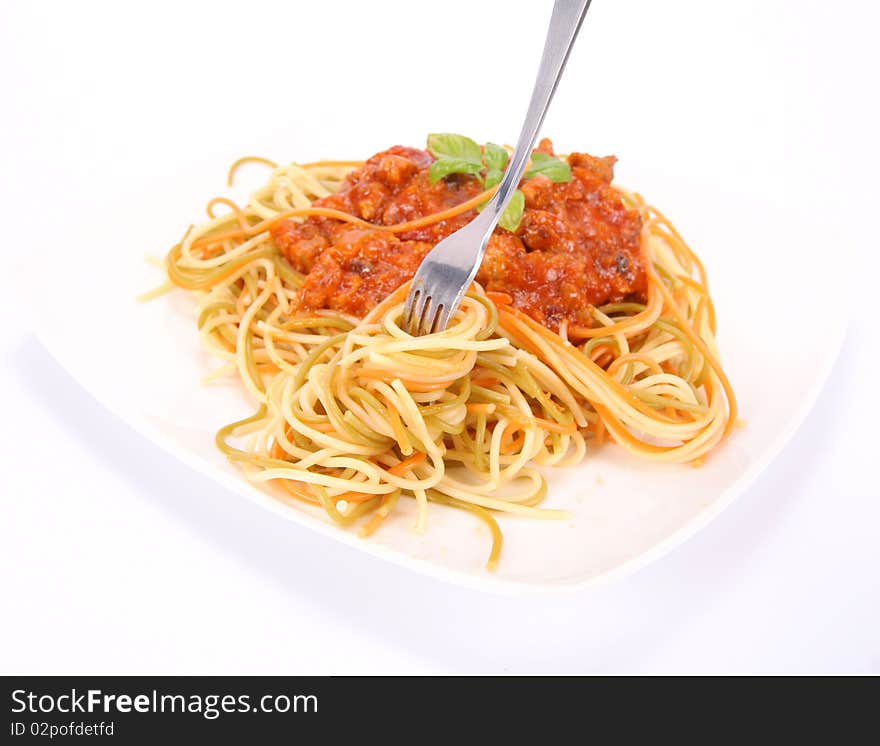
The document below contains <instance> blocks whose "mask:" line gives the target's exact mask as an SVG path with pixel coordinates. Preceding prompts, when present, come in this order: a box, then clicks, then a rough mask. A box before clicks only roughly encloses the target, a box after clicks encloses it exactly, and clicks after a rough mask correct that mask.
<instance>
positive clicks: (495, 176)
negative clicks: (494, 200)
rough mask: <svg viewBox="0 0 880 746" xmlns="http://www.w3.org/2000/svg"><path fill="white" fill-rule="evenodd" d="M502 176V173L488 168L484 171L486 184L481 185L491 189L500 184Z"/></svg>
mask: <svg viewBox="0 0 880 746" xmlns="http://www.w3.org/2000/svg"><path fill="white" fill-rule="evenodd" d="M503 176H504V171H500V170H499V169H497V168H490V169H489V170H488V171H486V182H485V184H484V185H483V186H484V187H485V188H486V189H491V188H492V187H493V186H495V185H496V184H500V183H501V178H502V177H503Z"/></svg>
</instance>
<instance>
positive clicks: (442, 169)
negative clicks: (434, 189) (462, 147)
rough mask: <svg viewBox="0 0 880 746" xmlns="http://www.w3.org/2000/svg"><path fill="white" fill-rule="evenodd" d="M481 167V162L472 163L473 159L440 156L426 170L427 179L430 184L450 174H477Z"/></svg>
mask: <svg viewBox="0 0 880 746" xmlns="http://www.w3.org/2000/svg"><path fill="white" fill-rule="evenodd" d="M482 169H483V164H481V163H474V162H473V161H468V160H463V159H461V158H441V159H440V160H439V161H434V162H433V163H432V164H431V169H430V170H429V171H428V180H429V181H430V182H431V183H432V184H436V183H437V182H438V181H440V179H442V178H443V177H444V176H449V175H450V174H474V175H478V174H479V173H480V171H481V170H482Z"/></svg>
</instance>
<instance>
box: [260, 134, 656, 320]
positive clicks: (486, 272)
mask: <svg viewBox="0 0 880 746" xmlns="http://www.w3.org/2000/svg"><path fill="white" fill-rule="evenodd" d="M538 150H540V151H541V152H544V153H546V154H547V155H553V149H552V144H551V143H550V141H549V140H546V139H545V140H542V141H541V143H540V145H539V146H538ZM615 160H616V159H615V158H613V157H606V158H596V157H593V156H591V155H587V154H585V153H572V154H571V155H569V156H568V163H569V166H570V167H571V172H572V178H571V180H570V181H567V182H562V183H555V182H552V181H551V180H550V179H548V178H547V177H545V176H535V177H533V178H530V179H525V180H523V181H522V182H521V184H520V188H521V190H522V191H523V193H524V195H525V210H524V212H523V217H522V220H521V221H520V224H519V226H518V227H517V230H516V231H515V232H511V231H508V230H506V229H504V228H501V227H500V226H499V227H497V228H496V229H495V231H494V233H493V235H492V237H491V238H490V240H489V244H488V247H487V249H486V255H485V257H484V258H483V262H482V265H481V266H480V269H479V271H478V273H477V277H476V279H477V281H478V282H479V283H481V284H482V285H483V287H484V288H485V289H486V290H487V291H491V292H500V293H505V294H507V295H508V296H509V297H510V302H511V303H512V305H513V306H515V307H516V308H518V309H520V310H521V311H523V312H524V313H526V314H528V315H529V316H531V317H532V318H533V319H535V320H536V321H539V322H541V323H542V324H544V325H545V326H547V327H549V328H551V329H557V328H558V327H559V325H560V324H561V323H562V322H563V321H567V322H568V323H570V324H576V325H579V326H590V325H592V313H591V308H592V307H593V306H597V305H602V304H604V303H609V302H619V301H628V300H637V301H642V300H643V299H644V297H645V293H646V290H647V277H646V272H645V266H644V260H643V257H642V253H641V250H640V233H641V218H640V216H639V214H638V212H637V211H635V210H631V209H628V208H627V207H626V205H625V204H624V202H623V200H622V198H621V196H620V194H619V192H617V191H616V190H615V189H614V188H613V187H612V186H611V181H612V179H613V176H614V163H615ZM433 162H434V158H433V156H432V155H431V154H430V153H428V152H427V151H425V150H420V149H417V148H408V147H402V146H395V147H392V148H389V149H388V150H385V151H383V152H381V153H378V154H376V155H374V156H373V157H372V158H370V159H369V160H368V161H366V163H364V165H363V166H361V167H360V168H358V169H356V170H355V171H353V172H351V173H350V174H349V175H348V176H347V177H346V179H345V181H344V183H343V185H342V187H341V188H340V190H339V191H338V192H336V193H335V194H332V195H330V196H328V197H324V198H322V199H319V200H317V201H315V203H314V206H315V207H328V208H333V209H336V210H341V211H343V212H346V213H348V214H350V215H354V216H356V217H358V218H361V219H362V220H365V221H367V222H369V223H372V224H374V225H376V226H389V225H396V224H399V223H404V222H408V221H412V220H416V219H418V218H423V217H426V216H429V215H433V214H436V213H439V212H441V211H443V210H447V209H449V208H451V207H454V206H456V205H459V204H461V203H463V202H465V201H467V200H469V199H471V198H473V197H475V196H477V195H478V194H480V192H481V191H482V189H483V187H482V184H481V182H480V180H479V179H478V178H476V177H474V176H470V175H466V174H454V175H451V176H448V177H446V178H444V179H440V180H439V181H437V182H436V183H434V184H432V183H431V181H430V179H429V173H428V172H429V169H430V167H431V164H432V163H433ZM475 215H476V212H475V211H474V210H469V211H467V212H464V213H461V214H459V215H456V216H455V217H452V218H450V219H447V220H441V221H438V222H436V223H432V224H430V225H426V226H422V227H419V228H416V229H414V230H411V231H408V232H404V233H397V234H395V233H391V232H389V231H387V230H383V229H382V228H380V227H377V228H376V229H371V228H368V227H364V226H362V225H352V224H351V223H346V222H343V221H340V220H335V219H332V218H326V217H319V216H311V217H308V218H307V219H306V220H304V221H303V222H296V221H293V220H282V221H279V222H278V223H277V224H276V225H275V226H274V227H273V228H272V236H273V238H274V240H275V242H276V244H277V245H278V247H279V248H280V250H281V251H282V253H283V254H284V255H285V257H286V258H287V259H288V261H289V262H290V263H291V264H292V265H293V267H294V268H296V269H297V270H298V271H300V272H302V273H303V274H305V281H304V283H303V285H302V288H301V289H300V295H299V305H300V308H301V309H302V310H314V309H321V308H328V309H334V310H337V311H342V312H344V313H349V314H352V315H354V316H364V315H366V313H367V312H368V311H369V310H370V309H371V308H373V307H374V306H376V305H377V304H378V303H380V302H381V301H382V300H383V299H384V298H385V297H387V296H388V295H389V294H390V293H391V292H392V291H393V290H395V289H396V288H397V287H399V286H400V285H401V284H403V283H404V282H406V281H407V280H409V279H411V278H412V276H413V275H414V274H415V272H416V270H417V269H418V266H419V264H420V263H421V261H422V259H423V258H424V256H425V255H426V254H427V253H428V252H429V251H430V250H431V249H432V248H433V247H434V246H435V245H436V244H437V243H438V242H439V241H441V240H442V239H443V238H445V237H446V236H448V235H450V234H451V233H453V232H454V231H456V230H458V229H459V228H461V227H462V226H464V225H465V224H466V223H468V222H469V221H470V220H472V219H473V218H474V216H475Z"/></svg>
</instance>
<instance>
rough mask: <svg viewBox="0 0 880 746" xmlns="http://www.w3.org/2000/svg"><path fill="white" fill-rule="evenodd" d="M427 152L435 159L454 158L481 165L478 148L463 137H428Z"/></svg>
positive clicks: (446, 134) (436, 135)
mask: <svg viewBox="0 0 880 746" xmlns="http://www.w3.org/2000/svg"><path fill="white" fill-rule="evenodd" d="M428 152H429V153H430V154H431V155H433V156H434V157H435V158H455V159H457V160H462V161H471V162H473V163H477V164H481V163H482V161H483V159H482V157H481V155H482V154H481V153H480V146H479V145H477V144H476V143H475V142H474V141H473V140H471V138H469V137H465V136H464V135H452V134H449V133H441V134H435V135H428Z"/></svg>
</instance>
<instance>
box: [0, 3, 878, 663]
mask: <svg viewBox="0 0 880 746" xmlns="http://www.w3.org/2000/svg"><path fill="white" fill-rule="evenodd" d="M514 5H515V6H516V10H515V11H514V10H513V6H514ZM520 6H522V7H520ZM548 15H549V3H547V4H542V3H522V4H520V3H516V4H514V3H502V2H492V3H490V2H475V1H473V0H472V1H471V2H444V3H434V4H428V3H424V4H422V3H389V2H374V3H358V4H355V3H350V4H349V3H338V2H336V3H312V2H308V3H296V2H290V1H289V0H288V1H285V2H277V3H265V2H248V3H242V2H237V3H228V4H227V3H216V2H215V3H204V4H196V3H193V4H189V3H187V4H184V3H174V4H167V5H165V4H162V3H151V4H140V5H137V6H135V5H132V4H123V3H101V4H98V3H87V2H83V3H61V2H58V3H39V2H35V3H11V2H4V3H3V4H2V6H0V154H2V158H0V205H2V216H3V220H2V230H3V233H2V238H0V257H2V267H3V269H4V271H5V276H6V278H7V282H6V283H5V289H4V291H3V292H2V293H0V304H2V307H0V319H2V324H0V346H2V349H0V361H2V362H0V366H2V367H0V391H2V401H3V411H2V420H0V423H2V424H0V433H2V435H0V437H2V445H0V499H2V509H3V513H2V520H0V572H2V577H0V672H2V673H276V674H282V673H288V674H291V673H455V672H458V673H470V672H479V673H502V672H513V673H525V672H534V673H537V672H559V673H655V672H664V673H680V672H685V673H691V672H704V673H725V672H736V673H739V672H743V673H752V672H791V673H803V672H857V673H880V632H878V630H880V487H878V479H877V476H876V470H877V465H878V455H877V441H876V422H877V415H878V414H880V412H878V407H877V400H878V395H877V386H876V383H875V378H876V375H877V371H878V362H880V360H878V357H877V354H876V349H877V344H878V341H880V340H878V335H877V330H876V322H875V321H874V320H873V319H874V318H875V317H876V297H877V279H876V278H877V274H876V273H877V271H878V269H880V263H878V260H877V252H878V249H880V246H878V241H877V227H876V222H877V209H878V208H877V204H878V197H880V190H878V186H877V185H878V183H880V176H878V172H880V158H878V147H877V132H878V131H880V117H878V110H877V107H878V94H877V77H878V72H880V57H878V54H877V52H876V51H873V50H872V47H874V49H876V40H875V38H874V34H875V31H876V29H877V28H878V24H880V14H878V11H877V10H876V9H874V6H872V5H869V4H867V3H856V2H851V3H823V2H795V1H794V0H792V1H790V2H757V1H755V2H739V3H735V4H734V3H705V2H696V1H694V2H685V1H684V0H666V1H665V2H653V3H652V2H635V1H634V0H595V2H594V4H593V8H592V9H591V10H590V13H589V15H588V18H587V21H586V23H585V27H584V30H583V32H582V35H581V38H580V40H579V43H578V47H577V49H576V50H575V52H574V55H573V57H572V60H571V63H570V66H569V68H568V70H567V73H566V78H565V80H564V81H563V83H562V86H561V87H560V90H559V93H558V97H557V99H556V101H555V102H554V105H553V107H552V109H551V113H550V115H549V117H548V120H547V123H546V125H545V128H544V131H545V132H546V133H547V134H549V135H551V136H555V137H557V138H558V141H559V142H560V145H561V146H562V147H576V148H582V149H588V150H590V151H593V152H597V153H606V152H614V153H616V154H617V155H618V156H620V157H621V158H622V161H621V164H620V170H619V174H620V175H621V176H623V178H622V181H623V182H624V183H627V180H626V178H625V176H626V163H627V162H630V163H638V164H649V165H648V166H645V167H643V168H642V169H641V170H640V173H643V174H649V175H648V176H646V177H644V179H645V181H647V182H648V183H640V184H638V185H634V186H638V188H639V189H641V190H643V191H645V192H647V193H651V191H652V188H653V191H654V192H656V191H657V190H658V189H659V188H660V187H662V183H663V173H664V170H667V171H668V170H674V171H675V172H676V173H677V174H691V173H693V174H699V175H700V176H701V178H702V179H703V180H705V177H706V173H707V172H708V171H711V174H712V175H713V177H714V178H717V180H718V182H719V184H721V185H723V187H724V188H725V189H727V190H730V191H732V192H735V193H738V194H749V195H750V198H754V199H758V200H761V201H763V202H769V203H771V204H778V205H779V206H780V207H785V208H794V209H796V210H799V211H800V213H801V214H802V215H803V218H804V219H805V220H809V219H814V218H815V219H821V220H822V222H823V223H831V224H833V225H835V226H836V227H837V234H838V237H839V245H835V246H828V249H827V253H823V254H822V255H816V256H804V255H803V252H800V253H799V251H798V246H779V247H778V250H779V251H786V252H790V253H791V255H792V274H791V276H790V277H780V278H779V290H780V295H779V298H775V299H759V298H751V297H749V295H748V289H747V288H744V289H743V302H764V303H767V304H768V313H772V310H771V305H772V303H776V302H784V298H785V285H786V283H789V282H797V264H798V262H803V261H809V262H834V261H847V262H851V263H852V268H851V271H850V272H849V273H848V274H847V276H848V278H849V281H848V282H847V284H846V286H844V287H838V286H835V287H827V288H823V289H819V292H817V296H816V303H815V306H814V307H811V308H804V309H803V323H804V324H809V323H810V318H811V316H812V315H814V314H821V313H848V312H849V311H848V310H846V309H852V322H851V324H850V330H849V333H848V336H847V338H846V340H845V342H844V345H843V350H842V353H841V356H840V359H839V360H838V363H837V365H836V366H835V368H834V371H833V373H832V376H831V378H830V380H829V382H828V385H827V387H826V389H825V391H824V393H823V394H822V396H821V398H820V400H819V401H818V403H817V404H816V406H815V408H814V410H813V411H812V413H811V414H810V415H809V417H808V419H807V420H806V422H805V424H804V426H803V427H802V428H801V429H800V431H799V432H798V433H797V435H796V436H795V437H794V439H793V440H792V442H791V443H790V444H789V446H788V447H787V448H786V449H785V451H784V452H783V453H782V455H781V456H780V457H779V458H778V459H777V460H776V461H775V462H774V463H773V465H772V466H771V467H770V468H769V469H768V470H767V472H766V473H765V474H764V475H763V476H762V477H761V478H760V480H759V481H758V482H757V483H755V484H754V485H753V486H752V487H751V488H750V489H749V490H748V492H747V493H746V494H744V495H743V496H742V497H741V498H740V499H739V500H738V501H737V502H736V503H734V505H733V506H732V507H731V508H730V509H729V510H728V511H727V512H725V513H724V514H723V515H722V516H721V517H720V518H719V519H717V520H716V521H715V522H714V523H712V524H711V525H710V526H709V527H708V528H707V529H706V530H704V531H703V532H702V533H700V534H699V535H697V536H696V537H695V538H693V539H691V540H690V541H689V542H687V543H686V544H685V545H684V546H682V547H680V548H678V549H677V550H675V551H674V552H673V553H672V554H671V555H669V556H667V557H665V558H664V559H662V560H661V561H660V562H658V563H656V564H655V565H652V566H650V567H649V568H647V569H645V570H642V571H641V572H639V573H637V574H636V575H634V576H631V577H629V578H627V579H625V580H623V581H621V582H618V583H616V584H615V585H611V586H603V587H599V588H597V589H595V590H592V591H587V592H583V593H580V594H577V595H572V596H540V597H528V596H526V597H519V598H517V597H498V596H492V595H485V594H481V593H478V592H475V591H468V590H462V589H458V588H454V587H451V586H449V585H446V584H443V583H441V582H439V581H434V580H430V579H427V578H424V577H421V576H418V575H415V574H413V573H411V572H409V571H407V570H403V569H400V568H397V567H394V566H391V565H388V564H386V563H384V562H382V561H381V560H378V559H375V558H370V557H366V556H364V555H363V554H362V553H360V552H358V551H357V550H354V549H350V548H347V547H344V546H341V545H337V544H336V543H334V542H332V541H331V540H328V539H325V538H322V537H320V536H317V535H314V534H312V533H311V532H309V531H307V530H305V529H303V528H300V527H297V526H295V525H292V524H290V523H287V522H282V521H279V520H278V519H277V518H275V517H273V516H272V515H270V514H268V513H265V512H262V511H261V510H259V509H258V508H256V507H254V506H252V505H250V504H248V503H245V502H244V501H242V500H241V499H240V498H238V497H236V496H234V495H232V494H230V493H227V492H224V491H223V490H222V489H220V488H218V487H217V485H216V484H215V483H213V482H211V481H209V480H206V479H205V478H203V477H201V476H199V475H197V474H195V473H193V472H192V471H190V470H189V469H188V468H187V467H185V466H183V465H180V464H178V463H176V462H175V461H174V460H173V459H172V458H171V457H169V456H167V455H166V454H164V453H163V452H160V451H159V450H158V449H157V448H155V447H154V446H152V445H151V444H150V443H149V442H147V441H145V440H144V439H142V438H141V437H140V436H138V435H136V434H135V433H134V432H132V431H131V430H129V429H128V428H127V426H125V425H124V424H123V423H121V422H120V421H118V420H116V419H115V418H114V417H113V416H111V415H109V414H108V413H106V412H105V411H104V410H103V409H102V408H101V407H100V406H99V405H97V404H96V403H95V402H94V400H92V399H91V397H90V396H89V395H88V394H86V393H85V392H84V391H83V390H82V389H81V388H80V387H79V386H78V385H77V384H76V383H74V382H73V381H72V380H71V379H70V378H69V377H68V376H67V375H66V374H65V373H64V371H63V370H62V369H61V368H60V367H59V366H58V365H57V364H56V363H55V362H54V361H53V359H52V358H51V357H50V356H49V355H48V353H47V352H46V351H45V350H44V349H43V348H42V347H41V345H40V344H39V342H38V341H37V340H36V338H35V337H34V335H33V333H32V331H31V329H30V326H29V323H28V312H27V308H28V304H29V303H31V302H33V301H34V300H35V299H34V298H33V297H30V296H28V295H25V297H22V296H23V295H24V294H21V293H19V292H18V288H20V287H23V286H25V285H30V283H29V282H28V283H26V282H25V279H26V278H25V277H23V273H24V272H25V271H26V270H25V267H26V266H30V262H29V261H27V260H28V257H29V256H30V255H32V253H33V252H40V253H41V254H42V253H44V254H45V255H46V257H47V262H49V261H51V256H52V254H53V252H62V251H76V246H69V245H66V244H65V234H64V226H65V222H66V221H68V220H71V219H73V216H80V217H81V216H82V215H83V214H88V215H94V219H95V220H99V219H100V215H101V210H102V206H103V205H104V203H105V202H106V201H107V200H108V195H109V194H111V193H114V192H123V191H127V190H128V189H129V188H130V187H131V186H132V185H136V184H140V183H142V182H147V183H153V182H155V183H156V184H158V183H160V180H161V179H166V180H167V179H169V178H173V174H174V172H175V168H176V167H180V164H182V163H185V164H186V167H191V166H192V163H193V162H196V161H197V162H199V163H204V164H206V165H205V192H204V194H199V195H194V201H193V205H182V206H181V211H180V220H179V221H178V222H180V223H181V224H183V221H184V220H185V219H186V216H187V215H189V216H191V215H192V208H193V206H194V205H196V204H198V203H199V202H202V201H204V198H205V197H206V196H208V195H210V194H212V193H214V192H215V191H216V188H217V187H218V186H219V185H220V180H221V178H222V172H223V167H224V166H225V164H227V163H228V162H230V161H231V160H232V159H233V158H235V157H236V156H238V155H240V154H242V153H246V152H249V151H250V149H251V148H250V147H249V146H250V145H251V144H252V143H253V142H255V141H257V140H258V139H262V138H265V136H266V135H273V134H274V135H276V136H277V134H278V133H288V132H289V133H290V136H289V142H290V150H289V152H287V153H271V154H267V155H272V156H275V157H278V158H279V159H281V158H288V159H290V158H297V159H300V160H309V159H313V158H318V157H321V156H331V155H336V156H339V157H362V156H364V155H367V154H369V153H371V152H375V151H376V150H380V149H382V148H384V147H386V146H388V145H390V144H392V143H396V142H401V143H407V144H416V145H417V144H420V143H421V142H423V138H424V135H425V133H426V132H429V131H444V130H448V131H461V132H465V133H467V134H470V135H472V136H473V137H475V139H478V140H484V139H495V140H498V141H508V142H509V141H511V140H513V139H514V138H515V136H516V132H517V129H518V123H519V122H518V120H519V117H520V116H521V113H522V111H523V110H524V107H525V102H526V98H527V95H528V89H529V87H530V86H531V82H532V79H533V75H534V69H535V67H536V64H537V58H538V54H539V52H540V47H541V44H542V40H543V34H544V27H545V23H546V18H547V17H548ZM506 55H512V57H511V58H510V59H509V60H508V59H506ZM316 123H317V124H316ZM316 129H319V130H320V131H321V132H322V133H323V135H322V137H317V138H316V137H315V136H306V134H304V133H314V132H315V131H316ZM322 138H323V139H322ZM326 143H334V144H335V145H334V148H335V149H331V148H330V147H329V146H328V145H327V144H326ZM652 168H653V169H654V170H653V171H652V170H651V169H652ZM650 174H654V176H653V177H652V176H650ZM652 179H653V181H652ZM673 207H674V208H675V209H673ZM673 207H670V208H669V212H670V213H672V214H673V216H675V215H676V209H677V210H678V213H679V214H680V213H686V205H684V204H682V205H679V206H673ZM84 211H85V213H84ZM175 217H176V216H175ZM143 219H144V221H149V220H150V219H151V216H150V215H149V214H144V216H143ZM723 229H724V227H723V226H719V230H723ZM133 230H136V226H133ZM119 248H120V251H125V250H126V247H125V242H124V237H120V247H119ZM158 251H161V248H159V249H158ZM851 257H854V258H851ZM710 271H711V267H710ZM756 271H760V268H756ZM102 281H112V278H100V277H99V274H98V270H97V268H96V282H95V285H94V287H90V288H82V287H71V288H70V294H69V296H68V297H61V298H55V297H51V298H39V299H38V300H39V302H41V303H48V304H52V305H53V306H54V307H55V308H56V309H57V312H58V313H59V314H70V313H76V298H77V294H78V293H84V292H100V287H101V284H100V283H101V282H102ZM108 312H112V309H108ZM721 325H722V328H723V320H722V321H721ZM83 333H84V334H94V333H99V330H97V332H96V330H94V329H84V330H83ZM108 344H112V340H108ZM872 345H873V347H872ZM769 381H770V383H769V384H768V386H769V387H771V390H768V392H767V394H768V396H772V386H773V385H779V386H783V385H785V382H784V381H773V380H772V377H771V378H770V379H769Z"/></svg>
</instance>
